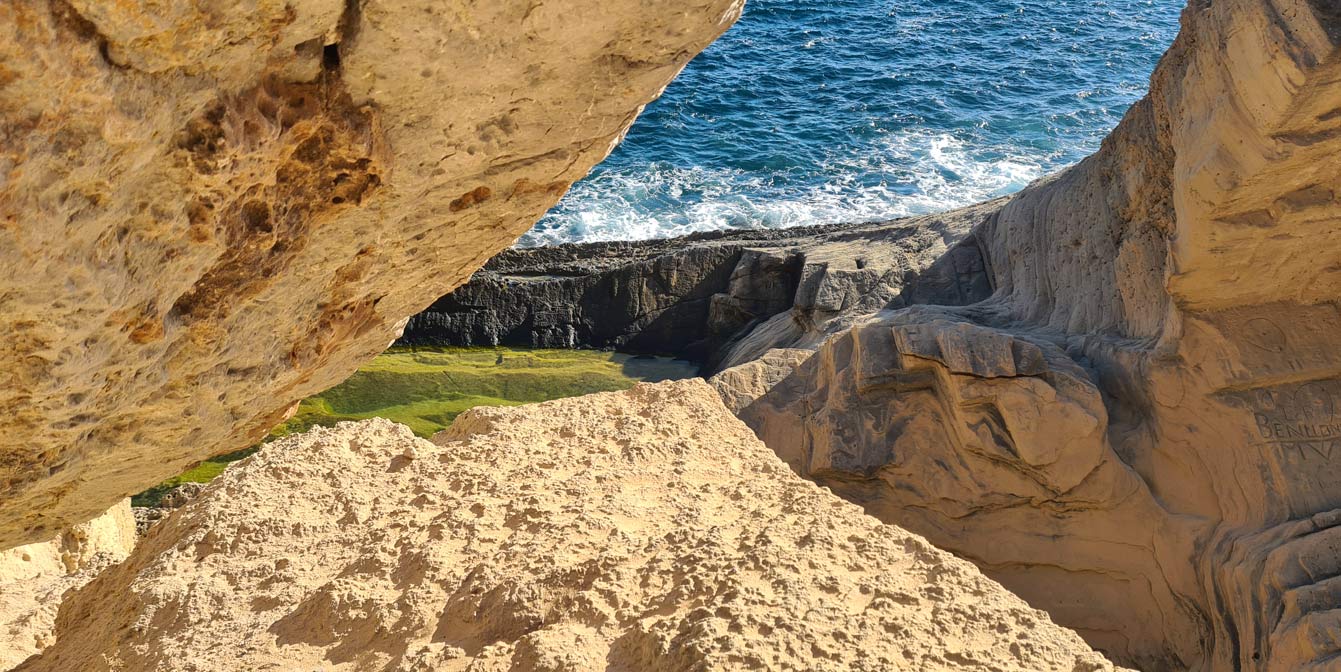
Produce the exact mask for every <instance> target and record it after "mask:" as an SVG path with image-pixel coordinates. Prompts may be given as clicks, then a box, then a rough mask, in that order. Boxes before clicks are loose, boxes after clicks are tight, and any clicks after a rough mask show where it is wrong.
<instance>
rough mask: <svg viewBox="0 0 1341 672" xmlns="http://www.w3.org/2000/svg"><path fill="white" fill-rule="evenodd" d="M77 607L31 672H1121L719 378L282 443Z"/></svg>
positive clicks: (243, 466)
mask: <svg viewBox="0 0 1341 672" xmlns="http://www.w3.org/2000/svg"><path fill="white" fill-rule="evenodd" d="M1077 597H1078V598H1080V599H1083V598H1084V597H1086V596H1077ZM58 623H59V627H60V630H59V633H58V634H59V639H58V640H57V643H56V645H55V647H54V648H52V649H49V650H48V651H47V652H45V653H44V654H43V655H42V656H40V657H38V658H35V659H32V660H30V661H29V662H28V663H27V664H26V665H24V666H22V667H20V668H19V669H20V670H22V671H23V672H38V671H46V670H51V671H59V672H82V671H84V670H101V669H104V668H105V662H104V661H115V662H116V665H117V666H120V667H124V668H125V669H134V670H160V671H162V672H173V671H176V670H183V671H185V670H190V671H192V672H213V671H220V672H222V671H225V670H226V671H229V672H231V671H233V670H244V669H268V668H274V669H286V670H289V669H291V670H315V669H321V670H329V671H331V672H341V671H346V670H361V671H367V670H402V671H407V672H408V671H410V670H465V669H470V670H535V671H537V672H560V671H574V670H584V671H585V670H591V671H595V670H612V669H613V670H640V671H641V670H647V671H649V672H672V671H682V670H758V669H769V670H780V671H781V670H797V671H812V670H814V671H825V672H828V671H832V672H848V671H850V670H871V671H875V670H901V669H908V670H950V669H992V670H1002V671H1008V672H1017V671H1018V672H1044V671H1056V672H1101V671H1103V670H1112V669H1113V667H1112V665H1111V664H1110V663H1108V661H1106V660H1104V659H1103V658H1102V657H1101V656H1099V655H1098V654H1096V653H1094V652H1093V651H1091V650H1090V649H1089V648H1088V647H1087V646H1085V644H1084V642H1083V641H1082V640H1081V639H1080V637H1079V636H1077V635H1076V634H1075V633H1073V632H1070V631H1067V630H1065V629H1063V628H1059V627H1057V626H1056V625H1053V624H1052V623H1051V622H1050V621H1049V619H1048V617H1047V615H1046V614H1043V613H1042V612H1039V611H1036V610H1034V609H1032V608H1030V607H1029V606H1028V605H1026V604H1025V603H1024V602H1023V601H1022V600H1020V599H1019V598H1017V597H1015V596H1013V595H1011V594H1009V593H1008V592H1006V591H1005V590H1003V589H1002V588H1001V586H999V585H997V584H996V583H994V582H992V581H990V580H988V579H986V578H984V577H983V576H982V575H981V574H980V573H979V572H978V571H977V569H976V568H974V567H973V566H972V565H971V564H969V563H967V562H965V561H963V560H960V559H958V558H955V557H954V556H952V555H950V554H949V553H945V552H942V551H939V550H937V549H935V548H934V547H932V546H931V545H930V544H928V543H926V542H925V541H924V540H922V539H921V538H919V537H917V536H915V535H912V534H909V533H907V532H905V531H904V530H902V529H900V528H898V527H895V526H892V525H882V524H881V523H879V521H876V520H875V519H873V518H871V517H869V516H866V515H865V514H863V513H862V512H861V509H859V508H858V507H856V506H853V505H851V504H848V503H846V502H843V501H841V500H839V499H837V498H835V497H833V496H832V495H831V494H829V493H828V492H826V491H825V490H823V489H822V488H819V487H817V486H815V485H814V484H812V483H808V482H806V481H804V480H802V479H800V478H798V477H797V476H796V475H795V474H793V473H791V472H790V471H789V470H788V469H787V468H786V467H785V466H784V465H782V463H781V462H779V461H778V460H777V458H776V457H775V456H774V455H772V454H771V453H770V452H769V451H768V449H767V448H766V447H764V446H763V444H761V443H760V442H759V440H758V439H756V438H755V437H754V436H753V435H751V434H750V431H749V429H748V428H746V427H745V426H744V425H743V424H741V422H740V421H739V420H737V419H736V418H734V417H732V416H731V414H730V413H729V412H728V411H727V410H726V409H725V408H724V407H723V406H722V404H721V402H720V401H719V400H718V399H717V397H716V394H715V393H714V392H713V390H712V388H710V387H708V386H707V385H706V384H704V383H703V382H702V381H698V380H692V381H680V382H674V383H662V384H658V385H641V386H639V387H637V388H635V389H633V390H630V391H627V392H620V393H608V394H598V395H592V396H589V397H582V398H579V399H567V400H562V401H555V402H548V403H544V404H538V405H534V406H527V407H523V408H507V409H504V408H479V409H475V410H472V411H468V412H467V413H465V414H463V415H462V416H461V417H460V418H458V419H457V421H456V423H455V424H454V425H452V427H451V428H450V429H449V430H447V431H446V432H443V433H441V434H439V435H438V436H437V437H435V438H434V440H433V443H429V442H427V441H424V440H422V439H418V438H416V437H414V436H413V435H412V434H411V433H410V431H409V429H408V428H405V427H401V426H398V425H394V424H392V423H390V422H388V421H385V420H369V421H365V422H362V423H358V424H355V423H345V424H342V425H340V426H338V427H336V428H334V429H324V428H322V429H315V430H313V431H312V432H310V433H308V434H304V435H300V436H296V437H291V438H286V439H283V440H281V441H277V442H275V443H271V444H270V445H268V446H266V447H265V448H263V449H262V450H261V451H260V452H259V453H258V454H256V455H255V456H253V457H251V458H249V459H248V460H247V461H246V462H243V463H240V464H238V465H236V466H234V467H231V468H230V469H229V470H228V471H227V472H225V473H224V475H223V476H221V477H220V478H219V479H218V480H217V481H215V482H214V483H213V484H211V485H210V487H209V488H207V489H206V490H205V492H204V493H202V494H201V495H200V496H199V497H198V498H197V499H195V500H193V501H192V502H191V503H189V504H188V505H186V506H185V507H184V508H182V509H179V510H178V511H177V512H176V513H174V514H173V515H172V517H170V518H169V519H167V520H166V521H164V522H162V523H160V524H159V525H158V526H156V527H155V528H154V530H153V532H151V533H150V535H149V537H148V538H146V539H145V540H144V542H143V544H142V545H141V547H140V548H139V549H137V550H136V552H135V553H134V554H133V555H132V556H131V557H130V559H128V560H127V561H126V562H125V563H123V564H122V565H120V566H118V567H116V568H114V569H112V570H110V571H109V572H107V573H106V574H104V575H103V576H101V577H99V579H98V580H97V581H95V582H94V583H92V584H90V585H89V586H87V587H86V588H84V589H83V590H81V591H79V592H78V593H77V594H75V595H74V596H73V597H71V598H70V599H69V600H68V601H67V603H66V604H65V605H64V606H63V607H62V609H61V613H60V616H59V619H58Z"/></svg>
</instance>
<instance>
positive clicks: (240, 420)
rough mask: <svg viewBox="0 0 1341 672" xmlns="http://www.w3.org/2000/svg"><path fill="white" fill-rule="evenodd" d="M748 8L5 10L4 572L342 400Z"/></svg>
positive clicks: (52, 1) (0, 8)
mask: <svg viewBox="0 0 1341 672" xmlns="http://www.w3.org/2000/svg"><path fill="white" fill-rule="evenodd" d="M742 4H743V2H742V0H614V1H611V0H559V1H549V2H543V3H541V2H529V1H524V0H508V1H501V2H465V1H463V0H447V1H442V2H431V3H424V2H414V1H410V0H378V1H375V2H372V1H361V0H348V1H346V0H247V1H246V2H243V1H242V0H222V1H217V2H209V3H195V2H182V3H171V2H170V3H138V2H102V1H101V0H18V1H16V2H5V3H3V4H0V129H3V131H2V132H0V332H3V333H4V334H5V338H4V339H3V344H0V411H2V412H0V549H3V548H9V547H13V546H15V545H18V544H24V543H29V542H35V541H40V540H43V539H47V538H51V537H52V536H53V535H55V534H57V532H58V530H61V529H65V528H68V527H69V526H71V525H74V524H77V523H81V522H83V521H85V520H88V519H90V518H92V517H94V516H95V515H97V514H98V513H99V512H101V511H103V510H106V509H107V508H108V507H109V506H111V505H112V503H114V502H115V501H117V500H119V499H120V498H122V497H125V496H126V495H127V494H130V493H134V492H137V491H139V490H142V489H144V488H146V487H148V486H151V485H153V484H154V483H156V482H158V481H160V480H162V479H163V478H166V477H168V476H171V475H173V474H176V473H180V472H181V471H182V470H183V469H184V468H186V467H188V466H189V465H191V464H192V463H194V462H197V461H199V460H201V459H203V458H205V457H209V456H211V455H214V454H219V453H222V452H227V451H229V450H236V449H238V448H241V447H245V446H246V445H248V444H250V443H253V442H255V441H256V440H257V439H259V438H260V437H261V436H263V435H264V433H265V432H267V431H268V430H269V429H270V428H271V427H272V426H274V425H275V424H276V422H277V421H278V420H280V419H282V418H283V417H284V416H285V413H286V412H288V411H289V409H290V408H291V407H292V404H294V403H295V402H296V401H297V400H299V399H301V398H303V397H305V396H307V395H310V394H313V393H316V392H318V391H321V390H323V389H326V388H329V387H331V386H332V385H334V384H336V383H338V382H339V381H341V380H342V379H343V378H345V377H346V376H348V375H349V374H350V373H352V372H353V371H354V369H355V368H356V367H357V366H358V365H359V364H360V363H361V362H363V361H365V360H367V359H369V358H371V357H372V356H373V355H375V354H376V353H378V352H379V351H381V350H382V349H383V348H385V347H386V346H387V344H389V343H391V342H392V341H393V340H395V338H396V337H397V336H398V334H399V332H400V328H401V327H402V326H403V323H404V320H405V319H407V318H408V317H409V316H410V315H412V314H414V313H415V312H417V311H419V310H422V309H423V308H425V307H426V306H427V305H428V303H429V302H431V301H432V300H433V299H434V298H436V297H438V296H440V295H442V294H444V293H446V292H447V291H448V290H450V289H452V288H453V287H455V286H457V285H459V284H461V283H462V282H464V281H465V280H466V279H467V278H468V277H469V276H470V274H471V273H472V272H473V271H475V270H476V269H477V268H479V267H480V266H481V265H482V264H483V263H484V262H485V261H486V260H487V259H488V258H489V257H490V256H492V255H493V254H494V253H496V252H498V251H499V250H501V249H503V248H505V247H507V246H508V245H510V244H511V243H512V242H513V241H514V239H515V238H516V237H517V236H518V235H520V234H521V233H523V232H524V231H525V230H526V229H527V228H529V227H530V226H531V225H532V224H533V223H534V222H535V221H536V220H537V219H538V218H539V217H540V215H542V214H543V213H544V212H545V211H546V210H547V209H548V208H549V207H550V206H552V205H553V204H554V203H555V202H556V201H557V200H558V199H559V197H560V196H561V195H562V194H563V193H564V192H565V190H566V189H567V188H568V185H569V184H570V183H571V182H573V181H574V180H577V179H579V178H580V177H582V176H583V175H585V174H586V172H587V171H588V169H589V168H590V167H591V166H592V165H593V164H595V163H596V162H597V161H599V160H600V159H602V158H603V157H604V156H605V155H606V154H607V153H608V152H609V151H610V149H611V148H612V147H613V146H614V145H615V144H616V143H617V142H618V141H619V139H620V138H621V137H622V134H623V133H624V131H625V130H626V129H627V128H628V126H629V125H630V123H632V121H633V119H634V118H635V117H636V116H637V114H638V112H639V111H640V109H641V107H642V106H643V105H644V104H645V103H647V102H648V101H649V100H651V99H652V98H654V97H655V96H656V95H658V93H659V92H660V91H661V90H662V89H663V88H664V86H665V85H666V84H667V82H669V81H670V80H671V78H673V77H674V76H675V74H676V73H677V72H678V71H679V69H680V68H681V67H682V66H683V65H684V64H685V63H686V62H687V61H688V60H689V59H690V58H691V57H692V56H693V55H694V54H696V53H698V52H699V51H700V50H701V49H703V48H704V47H705V46H706V45H708V44H709V43H710V42H711V41H712V40H713V39H714V38H716V36H717V35H719V34H720V33H721V32H722V31H724V30H725V29H726V28H727V27H728V26H730V25H731V23H732V21H734V19H735V18H736V17H737V16H738V14H739V12H740V9H741V6H742Z"/></svg>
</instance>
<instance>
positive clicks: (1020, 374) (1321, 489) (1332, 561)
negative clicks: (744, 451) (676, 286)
mask: <svg viewBox="0 0 1341 672" xmlns="http://www.w3.org/2000/svg"><path fill="white" fill-rule="evenodd" d="M1338 82H1341V8H1339V7H1338V6H1337V5H1336V3H1334V2H1330V1H1327V2H1321V1H1312V2H1310V1H1305V0H1269V1H1268V0H1226V1H1217V2H1214V3H1204V2H1194V3H1192V5H1191V6H1190V7H1189V8H1188V9H1187V11H1186V12H1185V14H1184V18H1183V31H1182V33H1181V35H1180V36H1179V38H1178V40H1177V41H1176V43H1175V44H1174V45H1173V47H1172V49H1171V50H1170V52H1169V53H1168V55H1166V56H1165V58H1164V59H1163V61H1162V62H1161V64H1160V66H1159V68H1158V70H1157V72H1156V73H1155V75H1154V77H1153V79H1152V87H1151V92H1150V95H1149V96H1148V97H1147V98H1146V99H1145V100H1144V101H1142V102H1141V103H1139V104H1138V105H1136V106H1135V107H1134V108H1133V109H1132V110H1131V112H1130V113H1129V114H1128V115H1127V117H1126V119H1125V120H1124V121H1123V122H1122V124H1121V125H1120V126H1119V128H1118V129H1117V130H1116V131H1115V132H1114V133H1113V134H1112V136H1111V137H1109V138H1108V139H1107V140H1106V141H1105V143H1104V145H1103V149H1102V150H1101V151H1100V152H1099V153H1098V154H1097V155H1095V156H1094V157H1091V158H1090V159H1087V160H1086V161H1084V162H1082V163H1081V164H1080V165H1078V166H1076V167H1074V168H1072V169H1070V170H1068V171H1065V172H1064V173H1062V174H1060V175H1058V176H1056V177H1054V178H1050V179H1048V180H1044V181H1042V182H1040V183H1038V184H1036V185H1034V186H1032V187H1030V188H1029V189H1027V190H1025V191H1024V192H1022V193H1021V194H1019V195H1018V196H1016V197H1014V198H1013V199H1011V200H1010V201H1009V202H1008V203H1007V204H1006V205H1005V206H1004V207H1002V208H1001V209H1000V211H999V212H997V213H995V214H993V215H991V216H990V217H988V218H987V219H986V221H985V222H984V223H983V224H982V225H981V226H979V227H977V228H976V229H975V230H974V232H973V233H972V234H971V235H970V236H969V237H968V238H967V239H966V241H965V243H964V244H971V245H973V246H974V247H975V248H976V252H977V253H978V254H980V255H981V258H982V261H983V264H982V270H981V271H980V276H981V278H980V279H981V280H983V281H986V282H987V283H988V284H989V285H990V286H991V287H992V288H993V295H992V296H991V297H990V298H989V299H987V300H985V301H981V302H978V303H975V304H972V305H969V306H960V305H954V304H956V303H957V298H958V297H957V296H956V295H955V294H954V293H952V292H951V293H944V294H943V293H942V292H943V291H945V290H948V289H951V288H952V283H947V282H943V281H942V280H938V279H937V277H939V278H949V277H950V275H949V274H946V273H941V274H931V275H932V276H934V277H932V278H931V279H930V281H929V282H927V283H923V284H922V285H921V286H919V287H918V288H916V292H915V293H913V294H909V293H905V295H904V297H903V301H904V303H907V304H919V303H921V304H946V305H920V306H913V307H909V308H902V309H899V310H889V311H885V312H881V313H878V314H875V315H872V316H870V317H867V318H865V319H863V320H860V321H859V324H857V325H856V326H855V327H853V328H852V329H850V330H849V331H847V332H845V333H843V334H840V335H838V336H836V337H834V338H832V339H830V340H829V341H827V342H826V343H825V344H824V345H823V346H822V347H820V348H819V349H818V352H816V354H815V355H814V356H812V357H811V358H810V359H809V360H807V361H806V362H805V363H803V364H801V365H800V366H798V367H797V368H796V370H795V371H794V372H793V373H792V374H790V375H789V376H787V377H785V378H783V379H781V380H780V381H779V382H778V383H777V384H776V385H775V386H774V387H773V388H772V389H771V390H769V391H768V392H766V393H764V394H762V395H760V396H758V397H757V398H756V399H755V401H753V402H752V403H750V404H748V405H747V406H745V407H744V408H742V409H741V411H740V415H741V417H742V418H744V419H746V420H747V421H748V422H749V423H750V424H751V425H752V426H753V427H754V428H755V429H756V430H757V432H758V434H759V435H760V436H761V437H762V438H763V439H764V440H765V441H766V442H767V443H768V444H769V445H770V446H771V447H773V448H774V449H775V450H776V451H777V452H778V453H779V454H781V455H782V456H783V457H784V458H785V459H786V460H787V461H788V462H789V463H790V464H791V465H793V467H794V468H795V469H796V470H797V471H799V472H800V473H802V474H803V475H805V476H808V477H810V478H812V479H814V480H817V481H819V482H821V483H823V484H825V485H828V486H830V487H831V488H833V489H834V491H835V492H837V493H839V494H841V495H843V496H844V497H846V498H848V499H851V500H853V501H856V502H859V503H861V504H863V505H864V506H865V507H866V509H867V510H868V511H870V512H872V513H874V514H875V515H877V516H879V517H880V518H881V519H883V520H886V521H889V522H893V523H897V524H899V525H903V526H905V527H907V528H909V529H911V530H913V531H915V532H917V533H920V534H924V535H926V536H927V537H928V538H929V539H930V540H931V541H932V542H934V543H936V544H937V545H939V546H941V547H943V548H948V549H950V550H953V551H954V552H956V553H958V554H961V555H963V556H965V557H968V558H971V559H972V560H974V561H975V562H976V563H978V565H979V566H980V567H982V568H983V570H984V571H985V572H986V573H987V574H988V575H989V576H992V577H994V578H996V579H998V580H1000V581H1001V582H1002V583H1003V584H1004V585H1005V586H1006V587H1008V588H1010V589H1012V590H1014V591H1016V592H1017V593H1018V594H1020V595H1022V596H1024V597H1025V598H1026V599H1028V600H1029V601H1030V602H1031V603H1032V604H1034V605H1035V606H1039V607H1042V608H1045V609H1047V610H1048V611H1049V612H1050V613H1052V614H1053V616H1054V618H1056V619H1057V620H1058V622H1060V623H1062V624H1064V625H1068V626H1071V627H1074V628H1077V629H1078V630H1079V631H1080V632H1081V633H1082V634H1084V635H1085V636H1086V637H1087V639H1088V640H1089V641H1090V643H1092V644H1094V645H1095V646H1097V647H1099V648H1101V649H1102V650H1104V651H1106V652H1108V653H1109V654H1110V655H1112V656H1114V657H1115V659H1116V660H1118V661H1119V662H1123V663H1128V664H1131V665H1133V666H1135V667H1139V668H1140V669H1144V670H1151V671H1157V670H1186V669H1192V670H1231V669H1242V670H1324V669H1336V665H1337V661H1338V660H1341V637H1338V636H1337V632H1338V631H1341V553H1338V549H1339V548H1341V541H1338V540H1341V511H1339V510H1338V507H1341V470H1338V469H1337V468H1336V464H1337V462H1336V460H1338V459H1341V238H1338V236H1341V226H1338V224H1339V223H1341V198H1339V197H1338V194H1339V193H1341V192H1338V188H1339V187H1338V185H1341V160H1338V157H1339V156H1341V85H1338ZM947 259H948V256H947ZM952 261H953V260H949V261H947V260H943V261H942V262H941V263H942V265H943V266H944V265H948V264H950V263H951V262H952ZM896 307H897V306H896ZM728 373H729V372H728Z"/></svg>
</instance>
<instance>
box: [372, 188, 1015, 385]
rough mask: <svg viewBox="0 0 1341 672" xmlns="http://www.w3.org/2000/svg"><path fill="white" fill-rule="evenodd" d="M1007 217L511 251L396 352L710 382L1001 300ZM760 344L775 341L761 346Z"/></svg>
mask: <svg viewBox="0 0 1341 672" xmlns="http://www.w3.org/2000/svg"><path fill="white" fill-rule="evenodd" d="M1000 205H1001V202H990V203H986V204H983V205H981V206H977V207H974V208H968V209H965V210H960V211H955V212H950V213H942V214H937V215H929V216H923V217H911V218H907V219H900V220H894V221H888V222H873V223H864V224H838V225H828V226H806V227H797V228H791V229H781V230H760V231H730V232H717V233H708V234H695V235H691V236H684V237H680V238H671V239H664V240H649V241H638V242H612V243H586V244H567V245H561V246H556V247H544V248H532V249H509V250H505V251H503V252H502V253H500V254H499V255H498V256H496V257H494V258H493V259H491V260H490V261H489V263H487V264H485V266H484V268H483V269H481V270H480V271H478V272H476V273H475V275H474V276H473V277H472V278H471V279H470V281H469V282H467V283H466V284H464V285H462V286H461V287H459V288H457V289H456V290H455V291H453V292H452V293H451V294H448V295H447V296H445V297H443V298H441V299H439V300H438V301H436V302H434V303H433V305H432V306H430V307H429V308H428V309H427V310H425V311H424V312H421V313H419V314H417V315H415V316H414V317H412V318H410V321H409V323H408V325H407V326H406V329H405V332H404V333H403V334H402V336H401V337H400V339H399V340H398V341H397V343H398V344H399V345H405V346H414V345H453V346H499V345H502V346H512V347H536V348H595V349H615V350H619V351H621V352H627V353H631V354H639V355H664V356H671V357H676V358H680V359H687V360H690V361H694V362H697V363H700V364H702V365H703V366H704V372H705V373H712V372H715V371H716V370H718V369H720V368H726V367H729V366H732V365H734V364H739V363H743V362H745V361H750V360H751V359H754V358H755V357H757V356H759V355H761V354H762V353H763V352H765V351H767V350H769V349H773V348H787V347H803V346H813V345H815V344H816V343H818V341H819V340H820V339H822V337H823V336H824V335H825V334H827V333H828V332H829V331H830V329H831V327H832V325H833V324H834V323H835V322H838V321H841V319H842V318H844V317H851V316H856V315H863V314H867V313H871V312H874V311H877V310H881V309H884V308H897V307H901V306H905V305H911V304H916V303H930V302H935V303H940V304H944V305H965V304H968V303H973V302H974V301H978V300H982V299H984V298H986V297H988V296H990V295H991V292H992V287H991V280H990V277H989V275H988V273H987V272H986V270H987V269H986V267H985V266H984V264H983V261H982V256H981V253H980V252H979V251H978V247H977V243H976V241H974V240H973V239H972V238H971V236H970V232H971V230H972V229H973V227H974V226H976V225H978V224H980V223H981V222H982V220H983V219H985V218H986V217H988V216H990V215H991V213H992V212H994V211H995V209H997V208H999V207H1000ZM770 323H771V324H770ZM766 324H769V325H770V326H769V327H765V325H766ZM756 331H759V332H761V333H762V332H769V336H768V337H767V338H763V339H757V340H756V341H751V340H750V339H749V336H750V335H751V334H752V333H754V332H756Z"/></svg>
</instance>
